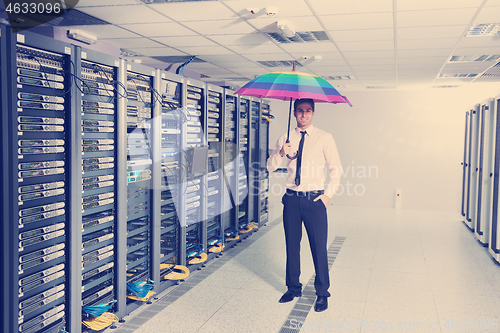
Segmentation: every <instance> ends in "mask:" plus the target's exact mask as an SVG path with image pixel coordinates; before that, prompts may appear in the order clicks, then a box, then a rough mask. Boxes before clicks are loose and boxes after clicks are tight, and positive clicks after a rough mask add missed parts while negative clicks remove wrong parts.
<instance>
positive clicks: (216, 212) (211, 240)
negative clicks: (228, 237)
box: [203, 84, 224, 258]
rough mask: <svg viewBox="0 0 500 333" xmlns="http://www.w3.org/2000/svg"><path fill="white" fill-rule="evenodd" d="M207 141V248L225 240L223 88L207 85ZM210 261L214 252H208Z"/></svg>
mask: <svg viewBox="0 0 500 333" xmlns="http://www.w3.org/2000/svg"><path fill="white" fill-rule="evenodd" d="M207 91H208V95H207V123H206V124H207V127H206V128H207V129H206V133H207V142H208V170H207V177H206V187H205V190H204V196H205V197H206V207H207V217H206V218H207V220H206V225H207V226H206V237H205V239H204V240H203V242H204V244H206V249H207V252H208V249H209V248H210V247H212V246H214V245H215V244H217V243H218V242H220V240H221V239H222V236H223V235H222V233H223V228H222V218H221V214H222V213H223V190H222V189H223V186H224V172H223V171H224V136H223V127H224V117H223V115H224V113H223V112H224V107H223V104H224V89H223V88H221V87H217V86H214V85H211V84H208V85H207ZM208 254H209V258H210V257H213V256H215V253H208Z"/></svg>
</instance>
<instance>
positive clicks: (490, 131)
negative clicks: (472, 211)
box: [474, 99, 496, 246]
mask: <svg viewBox="0 0 500 333" xmlns="http://www.w3.org/2000/svg"><path fill="white" fill-rule="evenodd" d="M481 108H482V112H483V115H482V117H483V120H482V125H481V127H482V134H481V142H480V154H479V171H478V172H479V177H478V182H479V184H480V185H481V186H478V204H477V221H476V225H475V228H474V235H475V237H476V238H477V240H478V241H479V242H480V243H481V244H483V245H484V246H486V245H487V244H488V242H489V238H490V236H489V232H490V224H491V208H492V203H493V200H492V191H493V159H494V152H495V145H494V143H495V142H494V138H495V125H496V124H495V122H496V109H495V103H494V99H490V100H487V101H485V103H484V104H483V105H482V106H481ZM479 191H480V192H479Z"/></svg>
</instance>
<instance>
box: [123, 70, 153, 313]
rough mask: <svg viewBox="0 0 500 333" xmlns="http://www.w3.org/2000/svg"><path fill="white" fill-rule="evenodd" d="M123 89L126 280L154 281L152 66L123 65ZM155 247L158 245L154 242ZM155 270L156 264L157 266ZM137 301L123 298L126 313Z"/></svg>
mask: <svg viewBox="0 0 500 333" xmlns="http://www.w3.org/2000/svg"><path fill="white" fill-rule="evenodd" d="M126 67H127V68H126V83H125V86H126V88H127V106H126V107H127V109H126V114H127V129H126V132H127V144H126V147H127V148H126V149H127V246H126V249H127V250H126V253H127V264H126V276H127V277H126V281H127V283H132V282H139V281H144V282H148V281H150V280H153V281H154V274H153V269H156V267H155V266H154V265H153V262H154V258H152V256H153V255H154V254H155V251H154V248H153V246H155V245H157V244H156V243H155V242H153V241H152V240H153V238H154V236H155V234H154V232H155V231H154V223H153V221H154V216H153V213H154V212H153V200H155V198H154V196H155V195H157V194H158V191H154V184H157V183H156V182H154V180H153V179H152V176H153V168H154V164H153V154H152V153H153V149H154V147H153V145H152V141H153V140H152V139H153V135H154V131H153V130H152V124H153V121H152V117H153V107H154V105H155V101H154V98H155V95H154V94H153V91H154V86H153V85H154V82H153V78H154V77H155V75H156V71H155V70H153V69H152V68H149V67H146V66H142V65H139V64H135V63H131V64H127V65H126ZM158 247H159V244H158ZM158 269H159V267H158ZM141 304H142V302H141V301H136V300H132V299H127V313H130V312H131V311H133V310H135V309H136V308H137V307H138V306H139V305H141Z"/></svg>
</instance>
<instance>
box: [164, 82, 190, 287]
mask: <svg viewBox="0 0 500 333" xmlns="http://www.w3.org/2000/svg"><path fill="white" fill-rule="evenodd" d="M183 85H184V79H183V78H182V79H180V78H179V76H177V75H173V74H171V73H166V72H162V73H161V82H160V88H159V89H160V90H159V93H160V94H161V99H162V105H161V138H160V140H161V152H160V153H161V162H160V167H161V207H160V209H161V217H160V265H162V264H163V265H165V264H171V265H175V264H179V263H180V261H179V256H180V252H181V242H180V239H181V226H180V214H181V209H176V205H179V201H180V194H181V189H180V186H181V184H180V182H181V171H182V168H181V166H182V164H181V153H182V136H181V129H182V125H183V123H185V122H186V121H187V117H186V115H185V113H184V110H183V109H182V105H183V94H184V91H183ZM167 273H169V270H168V269H161V272H160V279H161V286H160V290H163V289H165V288H167V287H168V286H170V285H171V284H172V283H171V282H170V281H166V280H165V279H164V276H165V275H166V274H167Z"/></svg>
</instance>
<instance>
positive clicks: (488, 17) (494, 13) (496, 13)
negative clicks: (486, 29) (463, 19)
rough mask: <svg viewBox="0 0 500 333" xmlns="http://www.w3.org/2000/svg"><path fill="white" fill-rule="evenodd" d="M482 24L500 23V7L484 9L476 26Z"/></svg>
mask: <svg viewBox="0 0 500 333" xmlns="http://www.w3.org/2000/svg"><path fill="white" fill-rule="evenodd" d="M481 23H500V6H499V7H483V8H482V9H481V11H480V12H479V15H478V16H477V17H476V19H475V20H474V24H481Z"/></svg>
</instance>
